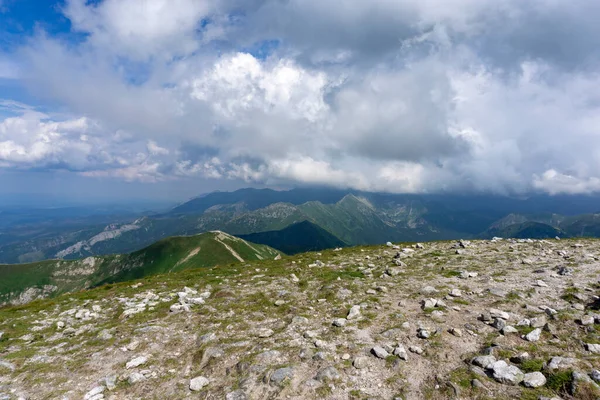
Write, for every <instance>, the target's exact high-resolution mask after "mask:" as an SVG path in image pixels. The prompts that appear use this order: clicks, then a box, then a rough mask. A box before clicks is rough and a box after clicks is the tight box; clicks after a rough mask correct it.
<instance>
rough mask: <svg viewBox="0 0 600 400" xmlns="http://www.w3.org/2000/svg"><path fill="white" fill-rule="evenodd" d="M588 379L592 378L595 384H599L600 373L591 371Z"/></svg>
mask: <svg viewBox="0 0 600 400" xmlns="http://www.w3.org/2000/svg"><path fill="white" fill-rule="evenodd" d="M590 378H592V379H593V380H594V381H595V382H596V383H598V382H600V371H598V370H597V369H595V370H592V372H590Z"/></svg>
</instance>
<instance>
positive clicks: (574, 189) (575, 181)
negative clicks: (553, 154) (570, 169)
mask: <svg viewBox="0 0 600 400" xmlns="http://www.w3.org/2000/svg"><path fill="white" fill-rule="evenodd" d="M533 185H534V187H536V188H537V189H541V190H543V191H545V192H548V193H550V194H558V193H566V194H581V193H589V192H598V191H600V178H597V177H591V178H588V179H581V178H577V177H575V176H571V175H565V174H561V173H559V172H557V171H555V170H553V169H549V170H548V171H546V172H544V173H543V174H542V176H539V177H538V176H536V177H535V179H534V182H533Z"/></svg>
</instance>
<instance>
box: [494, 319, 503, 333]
mask: <svg viewBox="0 0 600 400" xmlns="http://www.w3.org/2000/svg"><path fill="white" fill-rule="evenodd" d="M492 326H493V327H494V328H496V329H498V330H502V329H504V327H505V326H506V320H504V319H502V318H494V322H493V323H492Z"/></svg>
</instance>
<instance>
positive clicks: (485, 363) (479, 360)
mask: <svg viewBox="0 0 600 400" xmlns="http://www.w3.org/2000/svg"><path fill="white" fill-rule="evenodd" d="M495 362H496V357H494V356H477V357H475V358H474V359H472V360H471V364H473V365H477V366H478V367H481V368H485V369H489V368H490V367H491V366H492V365H494V363H495Z"/></svg>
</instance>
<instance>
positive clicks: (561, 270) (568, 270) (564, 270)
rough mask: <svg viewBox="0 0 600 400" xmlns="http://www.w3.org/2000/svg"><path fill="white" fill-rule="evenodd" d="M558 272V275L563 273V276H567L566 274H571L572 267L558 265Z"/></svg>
mask: <svg viewBox="0 0 600 400" xmlns="http://www.w3.org/2000/svg"><path fill="white" fill-rule="evenodd" d="M558 274H559V275H563V276H567V275H573V268H569V267H560V268H559V269H558Z"/></svg>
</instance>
